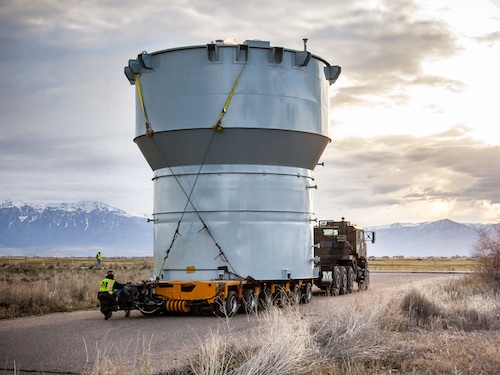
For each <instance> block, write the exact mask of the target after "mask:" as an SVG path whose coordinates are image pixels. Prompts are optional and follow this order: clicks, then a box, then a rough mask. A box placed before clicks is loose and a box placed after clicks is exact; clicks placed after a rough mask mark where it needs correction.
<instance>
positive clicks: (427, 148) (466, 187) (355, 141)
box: [315, 127, 500, 224]
mask: <svg viewBox="0 0 500 375" xmlns="http://www.w3.org/2000/svg"><path fill="white" fill-rule="evenodd" d="M465 131H466V129H464V128H463V127H458V128H456V129H452V130H450V131H448V132H443V133H437V134H434V135H432V136H430V137H414V136H409V135H402V136H383V137H373V138H370V139H365V138H356V137H351V138H345V139H341V140H337V141H334V142H333V143H332V144H331V146H330V148H329V150H328V151H327V153H326V155H325V157H324V158H323V159H324V161H325V165H326V166H325V167H324V168H320V167H318V168H317V169H316V172H315V175H316V178H317V182H318V185H319V192H318V193H317V199H318V200H320V201H321V202H324V201H332V202H335V204H336V205H337V209H336V210H335V211H344V212H345V211H349V210H356V209H364V210H365V211H369V212H374V210H380V209H382V208H383V207H385V206H390V205H398V206H400V207H405V206H409V205H411V206H412V207H414V206H417V205H419V206H420V207H421V210H423V211H424V212H423V214H424V215H425V214H428V212H425V210H426V209H428V206H429V205H432V204H433V203H435V202H442V203H448V204H450V205H457V204H458V205H462V206H467V207H468V206H477V205H479V203H481V204H482V203H484V202H489V205H490V206H491V205H495V204H498V203H500V193H499V190H498V186H499V184H500V167H499V166H498V163H497V162H496V160H498V159H499V158H500V147H498V146H488V145H484V144H481V143H478V142H477V141H476V140H474V139H472V138H470V137H468V135H467V133H464V132H465ZM323 211H324V210H321V212H323ZM411 215H414V214H413V213H410V212H408V217H407V220H404V216H403V215H402V217H401V219H402V221H410V217H411ZM422 216H423V215H422ZM370 224H374V223H370Z"/></svg>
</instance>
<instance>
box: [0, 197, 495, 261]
mask: <svg viewBox="0 0 500 375" xmlns="http://www.w3.org/2000/svg"><path fill="white" fill-rule="evenodd" d="M494 228H500V224H461V223H457V222H454V221H451V220H447V219H445V220H439V221H433V222H424V223H394V224H390V225H385V226H378V227H371V228H365V229H366V230H374V231H375V232H376V243H375V244H371V243H370V244H368V255H369V256H395V255H404V256H420V257H427V256H435V257H440V256H455V255H460V256H468V255H470V253H471V250H472V247H473V244H474V243H475V242H476V240H477V235H478V233H479V231H480V230H485V231H488V232H491V231H493V230H494ZM97 251H102V252H103V255H105V256H124V257H130V256H152V255H153V225H152V224H151V223H148V221H147V220H146V218H145V217H138V216H133V215H130V214H128V213H126V212H124V211H122V210H120V209H117V208H114V207H111V206H108V205H106V204H104V203H100V202H79V203H60V204H27V203H23V202H19V201H5V202H3V203H1V204H0V256H2V255H23V256H34V255H36V256H65V257H67V256H94V255H95V253H96V252H97Z"/></svg>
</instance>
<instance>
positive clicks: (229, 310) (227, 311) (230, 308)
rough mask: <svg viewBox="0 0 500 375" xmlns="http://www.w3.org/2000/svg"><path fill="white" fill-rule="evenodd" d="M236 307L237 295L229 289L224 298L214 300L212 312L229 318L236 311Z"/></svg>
mask: <svg viewBox="0 0 500 375" xmlns="http://www.w3.org/2000/svg"><path fill="white" fill-rule="evenodd" d="M238 307H239V306H238V296H237V295H236V292H235V291H233V290H230V291H229V292H228V293H227V298H226V299H222V298H220V299H218V300H216V301H215V306H214V312H215V315H217V316H220V317H228V318H230V317H232V316H234V315H235V314H236V313H237V312H238Z"/></svg>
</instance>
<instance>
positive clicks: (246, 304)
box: [240, 289, 257, 314]
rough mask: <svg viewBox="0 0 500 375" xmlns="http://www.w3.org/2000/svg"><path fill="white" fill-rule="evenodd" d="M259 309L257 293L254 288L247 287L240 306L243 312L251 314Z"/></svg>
mask: <svg viewBox="0 0 500 375" xmlns="http://www.w3.org/2000/svg"><path fill="white" fill-rule="evenodd" d="M256 309H257V304H256V303H255V293H254V291H253V289H245V290H244V291H243V300H242V303H241V306H240V312H241V313H245V312H246V313H247V314H251V313H254V312H255V310H256Z"/></svg>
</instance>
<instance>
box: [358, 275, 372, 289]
mask: <svg viewBox="0 0 500 375" xmlns="http://www.w3.org/2000/svg"><path fill="white" fill-rule="evenodd" d="M363 276H364V277H363V279H362V280H360V282H359V283H358V289H359V290H360V291H365V290H367V289H368V286H369V285H370V271H369V270H363Z"/></svg>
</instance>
